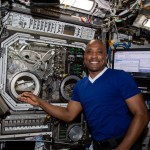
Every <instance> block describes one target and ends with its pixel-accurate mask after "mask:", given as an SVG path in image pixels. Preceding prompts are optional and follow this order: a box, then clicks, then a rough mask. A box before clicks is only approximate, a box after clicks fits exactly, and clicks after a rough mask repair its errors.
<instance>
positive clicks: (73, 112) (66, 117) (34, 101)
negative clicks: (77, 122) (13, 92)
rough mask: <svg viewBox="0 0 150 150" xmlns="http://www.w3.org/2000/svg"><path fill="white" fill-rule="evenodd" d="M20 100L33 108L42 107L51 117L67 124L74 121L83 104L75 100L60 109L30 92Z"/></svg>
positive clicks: (25, 93) (22, 95)
mask: <svg viewBox="0 0 150 150" xmlns="http://www.w3.org/2000/svg"><path fill="white" fill-rule="evenodd" d="M18 99H19V100H21V101H23V102H26V103H29V104H31V105H33V106H38V107H41V108H42V109H43V110H44V111H45V112H47V113H48V114H49V115H51V116H53V117H55V118H57V119H60V120H63V121H65V122H70V121H72V120H73V119H75V118H76V117H77V115H78V114H79V113H80V112H81V111H82V106H81V104H80V103H79V102H77V101H73V100H70V101H69V103H68V105H67V107H60V106H55V105H52V104H49V103H48V102H46V101H44V100H42V99H40V98H39V97H37V96H36V95H34V94H32V93H29V92H24V93H22V94H21V95H20V96H19V97H18Z"/></svg>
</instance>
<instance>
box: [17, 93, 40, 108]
mask: <svg viewBox="0 0 150 150" xmlns="http://www.w3.org/2000/svg"><path fill="white" fill-rule="evenodd" d="M17 98H18V99H19V100H20V101H22V102H26V103H29V104H31V105H33V106H39V103H40V101H41V99H40V98H39V97H38V96H36V95H34V94H33V93H31V92H24V93H22V94H20V95H19V96H18V97H17Z"/></svg>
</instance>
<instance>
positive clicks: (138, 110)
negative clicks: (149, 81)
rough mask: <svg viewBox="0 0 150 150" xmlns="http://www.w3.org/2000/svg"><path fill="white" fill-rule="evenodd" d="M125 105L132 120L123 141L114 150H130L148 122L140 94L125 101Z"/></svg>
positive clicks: (146, 111)
mask: <svg viewBox="0 0 150 150" xmlns="http://www.w3.org/2000/svg"><path fill="white" fill-rule="evenodd" d="M126 103H127V105H128V108H129V110H130V111H131V113H132V114H133V119H132V122H131V124H130V126H129V129H128V131H127V133H126V135H125V137H124V139H123V141H122V142H121V144H120V145H119V146H118V147H117V148H116V149H115V150H130V148H131V146H132V145H133V144H135V142H136V141H137V140H138V139H139V137H140V136H141V134H142V133H143V130H144V129H145V127H146V125H147V124H148V122H149V114H148V110H147V107H146V105H145V102H144V99H143V96H142V94H137V95H135V96H133V97H131V98H129V99H127V100H126Z"/></svg>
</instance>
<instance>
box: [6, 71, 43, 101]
mask: <svg viewBox="0 0 150 150" xmlns="http://www.w3.org/2000/svg"><path fill="white" fill-rule="evenodd" d="M8 88H9V92H10V94H11V96H13V97H14V98H17V97H18V95H19V94H21V93H23V92H32V93H34V94H35V95H38V94H39V93H40V89H41V84H40V80H39V77H38V76H37V75H35V74H34V73H32V72H29V71H22V72H17V73H16V74H14V75H13V76H12V78H11V80H10V86H9V87H8Z"/></svg>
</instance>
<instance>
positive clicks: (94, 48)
mask: <svg viewBox="0 0 150 150" xmlns="http://www.w3.org/2000/svg"><path fill="white" fill-rule="evenodd" d="M106 60H107V53H106V50H105V46H104V45H103V43H102V42H101V41H99V40H92V41H90V42H89V43H88V44H87V46H86V49H85V53H84V64H85V66H86V67H87V68H88V71H89V74H90V76H91V77H92V78H94V77H95V76H96V75H97V74H99V73H100V72H101V71H102V70H103V69H104V68H105V66H106Z"/></svg>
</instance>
